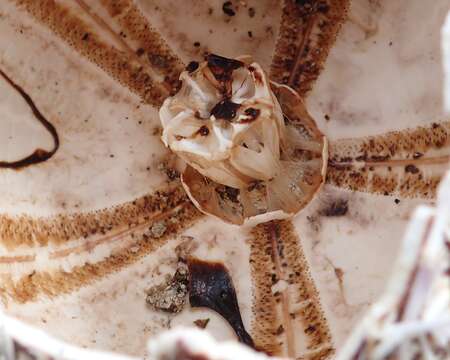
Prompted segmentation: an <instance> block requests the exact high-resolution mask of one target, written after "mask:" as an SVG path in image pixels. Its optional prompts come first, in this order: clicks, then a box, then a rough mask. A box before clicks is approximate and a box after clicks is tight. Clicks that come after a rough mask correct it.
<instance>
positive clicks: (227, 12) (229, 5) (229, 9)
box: [222, 1, 236, 16]
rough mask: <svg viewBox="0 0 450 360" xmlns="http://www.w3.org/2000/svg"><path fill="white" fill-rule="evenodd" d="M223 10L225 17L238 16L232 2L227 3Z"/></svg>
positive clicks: (224, 4)
mask: <svg viewBox="0 0 450 360" xmlns="http://www.w3.org/2000/svg"><path fill="white" fill-rule="evenodd" d="M222 10H223V12H224V13H225V15H228V16H234V15H236V11H235V10H234V9H233V3H232V2H231V1H225V2H224V3H223V5H222Z"/></svg>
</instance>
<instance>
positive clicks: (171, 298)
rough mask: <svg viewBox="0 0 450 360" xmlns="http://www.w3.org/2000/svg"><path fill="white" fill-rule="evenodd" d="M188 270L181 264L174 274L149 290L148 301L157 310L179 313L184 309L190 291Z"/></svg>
mask: <svg viewBox="0 0 450 360" xmlns="http://www.w3.org/2000/svg"><path fill="white" fill-rule="evenodd" d="M188 283H189V280H188V270H187V268H186V266H184V265H181V266H179V267H178V269H177V271H176V272H175V274H174V275H173V276H170V275H169V276H167V277H166V280H165V281H164V282H163V283H161V284H158V285H156V286H153V287H151V288H150V289H148V290H147V297H146V300H145V301H146V302H147V304H149V305H150V306H152V307H153V308H154V309H156V310H162V311H166V312H170V313H178V312H180V311H181V310H183V308H184V305H185V303H186V295H187V293H188Z"/></svg>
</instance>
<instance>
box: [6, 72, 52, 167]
mask: <svg viewBox="0 0 450 360" xmlns="http://www.w3.org/2000/svg"><path fill="white" fill-rule="evenodd" d="M0 75H1V76H2V77H3V78H4V79H5V80H6V81H7V82H8V84H9V85H11V86H12V87H13V88H14V89H15V90H16V91H17V92H18V93H19V94H20V95H21V96H22V97H23V99H24V100H25V101H26V102H27V104H28V106H29V107H30V108H31V111H32V112H33V115H34V116H35V117H36V119H37V120H38V121H39V122H40V123H41V124H42V125H43V126H44V127H45V129H47V131H48V132H49V133H50V134H51V135H52V137H53V144H54V145H53V149H52V150H51V151H47V150H43V149H36V150H35V151H34V152H33V153H32V154H31V155H29V156H27V157H24V158H23V159H20V160H17V161H0V168H5V169H15V170H19V169H22V168H24V167H27V166H30V165H34V164H38V163H41V162H44V161H47V160H48V159H50V158H51V157H52V156H53V155H55V153H56V152H57V151H58V149H59V136H58V133H57V131H56V128H55V127H54V126H53V124H51V123H50V122H49V121H48V120H47V119H46V118H45V117H44V115H42V113H41V112H40V111H39V109H38V108H37V106H36V105H35V104H34V101H33V100H32V99H31V97H30V96H29V95H28V94H27V93H26V92H25V91H24V90H23V89H22V88H21V87H20V86H19V85H17V84H16V83H15V82H14V81H13V80H11V79H10V78H9V77H8V75H6V74H5V73H4V72H3V71H2V70H1V69H0Z"/></svg>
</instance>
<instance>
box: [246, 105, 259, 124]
mask: <svg viewBox="0 0 450 360" xmlns="http://www.w3.org/2000/svg"><path fill="white" fill-rule="evenodd" d="M260 113H261V110H259V109H255V108H247V109H245V111H244V114H245V115H246V116H247V117H246V118H245V119H243V120H241V122H242V123H247V122H252V121H254V120H256V119H257V118H258V116H259V114H260Z"/></svg>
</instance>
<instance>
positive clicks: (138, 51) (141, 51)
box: [136, 48, 145, 56]
mask: <svg viewBox="0 0 450 360" xmlns="http://www.w3.org/2000/svg"><path fill="white" fill-rule="evenodd" d="M144 53H145V50H144V49H143V48H139V49H137V50H136V55H137V56H142V55H144Z"/></svg>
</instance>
